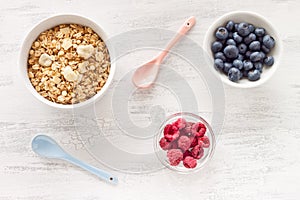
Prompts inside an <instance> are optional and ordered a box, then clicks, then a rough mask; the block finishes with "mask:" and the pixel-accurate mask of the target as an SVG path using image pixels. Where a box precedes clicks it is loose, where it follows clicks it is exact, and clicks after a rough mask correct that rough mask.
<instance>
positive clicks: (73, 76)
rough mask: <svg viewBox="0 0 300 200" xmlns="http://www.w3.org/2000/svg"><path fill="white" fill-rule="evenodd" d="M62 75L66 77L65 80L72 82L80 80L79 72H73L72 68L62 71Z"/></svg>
mask: <svg viewBox="0 0 300 200" xmlns="http://www.w3.org/2000/svg"><path fill="white" fill-rule="evenodd" d="M62 75H64V77H65V79H66V80H67V81H70V82H75V81H77V80H78V75H79V74H78V72H77V71H73V69H72V68H71V67H70V66H66V67H65V68H63V69H62Z"/></svg>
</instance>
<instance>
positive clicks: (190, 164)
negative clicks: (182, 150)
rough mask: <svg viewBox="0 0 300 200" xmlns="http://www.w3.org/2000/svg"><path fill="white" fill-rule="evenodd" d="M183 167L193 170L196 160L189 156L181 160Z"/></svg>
mask: <svg viewBox="0 0 300 200" xmlns="http://www.w3.org/2000/svg"><path fill="white" fill-rule="evenodd" d="M183 165H184V166H185V167H186V168H195V167H196V166H197V160H196V159H195V158H193V157H191V156H187V157H185V159H184V160H183Z"/></svg>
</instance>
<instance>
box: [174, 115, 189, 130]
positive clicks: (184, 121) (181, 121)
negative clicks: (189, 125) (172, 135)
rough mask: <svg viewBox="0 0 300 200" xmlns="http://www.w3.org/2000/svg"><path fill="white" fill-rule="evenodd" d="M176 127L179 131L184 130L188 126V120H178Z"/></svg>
mask: <svg viewBox="0 0 300 200" xmlns="http://www.w3.org/2000/svg"><path fill="white" fill-rule="evenodd" d="M173 125H174V126H176V127H177V128H178V129H179V130H181V129H183V128H184V127H185V125H186V120H185V119H183V118H178V119H177V120H176V121H175V122H174V123H173Z"/></svg>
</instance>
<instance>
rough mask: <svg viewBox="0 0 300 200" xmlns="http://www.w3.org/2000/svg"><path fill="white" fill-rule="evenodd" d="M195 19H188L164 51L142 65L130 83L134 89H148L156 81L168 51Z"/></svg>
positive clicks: (192, 24)
mask: <svg viewBox="0 0 300 200" xmlns="http://www.w3.org/2000/svg"><path fill="white" fill-rule="evenodd" d="M195 23H196V19H195V17H190V18H188V19H187V20H186V21H185V22H184V24H183V25H182V26H181V28H180V29H179V30H178V31H177V34H176V35H175V37H174V38H173V39H172V40H171V41H170V42H169V44H168V45H167V47H166V48H165V50H163V51H162V52H161V53H160V54H159V55H158V56H157V57H156V58H154V59H153V60H151V61H149V62H147V63H145V64H143V65H142V66H140V67H139V68H137V69H136V71H135V72H134V74H133V77H132V82H133V84H134V85H135V86H136V87H139V88H147V87H150V86H151V85H152V84H153V83H154V81H155V80H156V77H157V74H158V71H159V67H160V64H161V62H162V61H163V59H164V58H165V57H166V56H167V54H168V52H169V51H170V49H171V48H172V47H173V46H174V45H175V44H176V43H177V42H178V41H179V40H180V39H181V38H182V37H183V36H184V35H185V34H186V33H187V32H188V31H189V30H191V28H192V27H193V26H194V25H195Z"/></svg>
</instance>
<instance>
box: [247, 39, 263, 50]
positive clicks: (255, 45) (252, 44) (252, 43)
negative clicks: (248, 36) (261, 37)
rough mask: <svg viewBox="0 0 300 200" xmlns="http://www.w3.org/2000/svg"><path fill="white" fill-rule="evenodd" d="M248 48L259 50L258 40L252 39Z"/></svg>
mask: <svg viewBox="0 0 300 200" xmlns="http://www.w3.org/2000/svg"><path fill="white" fill-rule="evenodd" d="M249 49H250V50H251V51H259V50H260V42H259V41H253V42H251V43H250V45H249Z"/></svg>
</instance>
